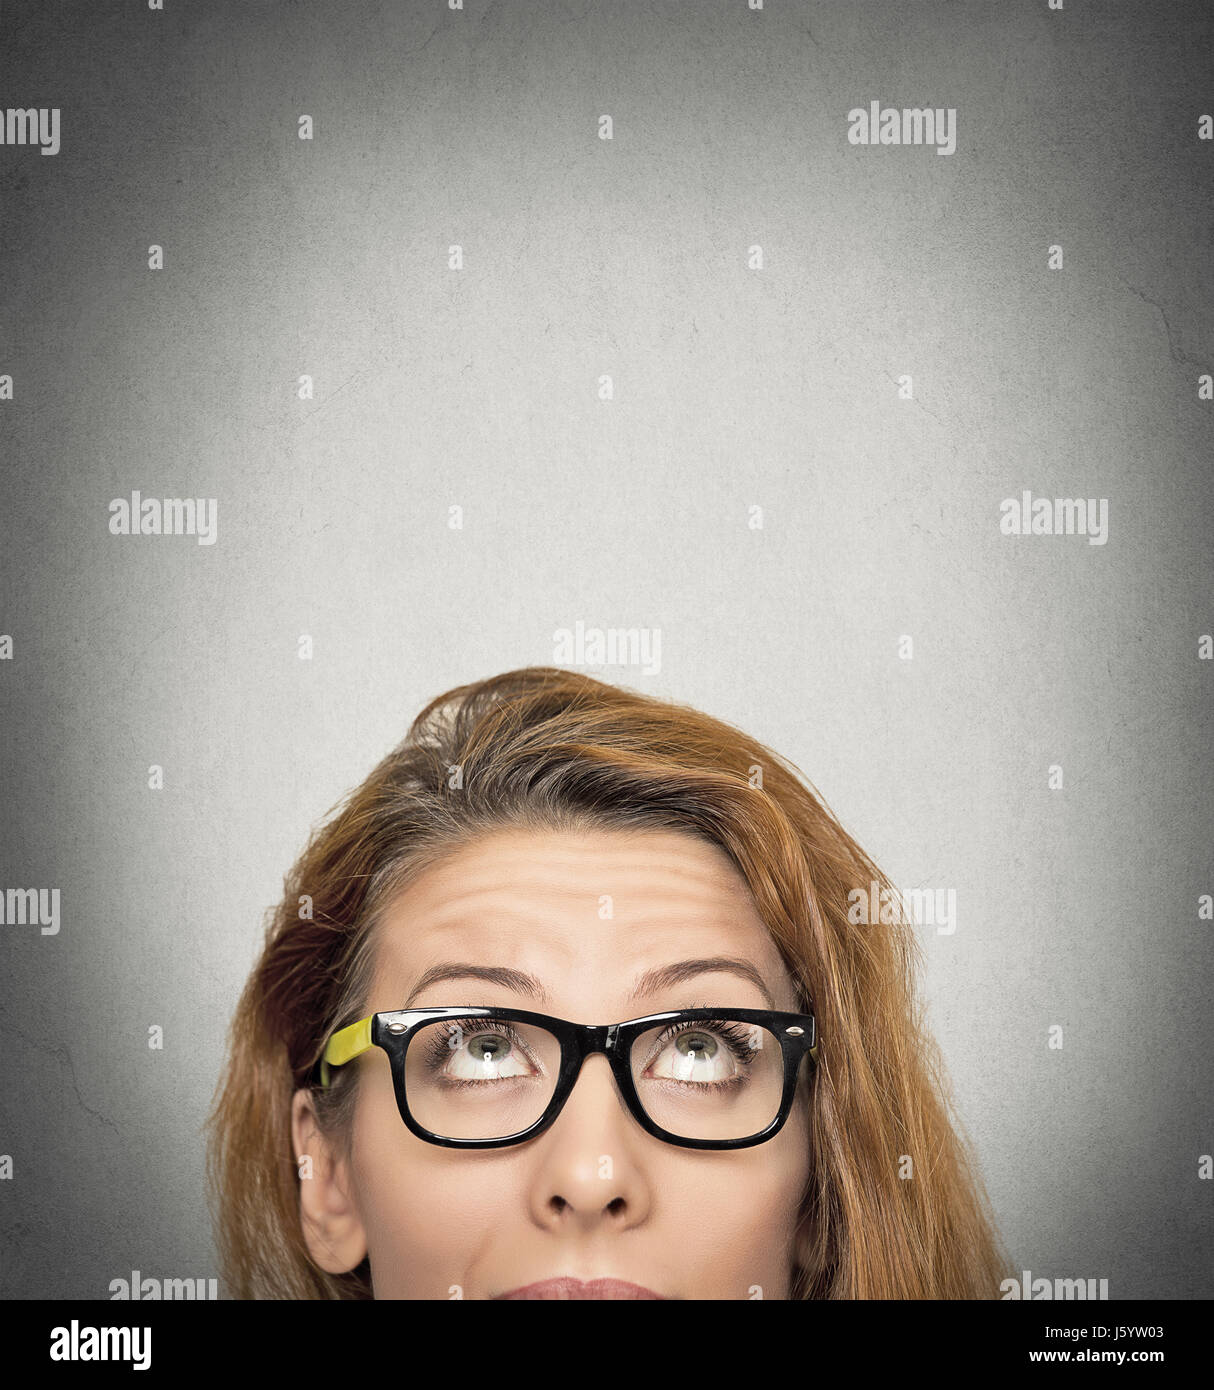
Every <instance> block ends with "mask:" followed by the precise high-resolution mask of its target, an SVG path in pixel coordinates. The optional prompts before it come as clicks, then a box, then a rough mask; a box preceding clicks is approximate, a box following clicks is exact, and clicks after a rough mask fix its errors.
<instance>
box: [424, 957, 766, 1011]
mask: <svg viewBox="0 0 1214 1390" xmlns="http://www.w3.org/2000/svg"><path fill="white" fill-rule="evenodd" d="M714 972H717V973H721V974H729V975H736V976H738V978H739V979H742V980H746V981H748V982H749V983H750V984H752V985H754V987H755V988H756V989H757V990H758V991H759V993H760V994H762V996H763V998H764V999H765V1000H766V1001H767V1007H768V1008H769V1009H774V1008H775V1007H776V1003H775V1000H774V999H773V998H772V995H771V990H770V989H768V987H767V982H766V981H765V980H764V979H763V976H762V975H760V974H759V972H758V970H756V969H755V967H754V966H753V965H752V964H751V963H750V961H748V960H743V959H741V958H740V957H736V956H703V957H700V958H698V959H694V960H680V961H675V962H674V963H673V964H671V965H662V966H658V967H657V968H656V969H654V970H647V971H645V973H644V974H642V975H639V976H638V977H637V979H636V981H635V982H634V984H633V989H632V997H633V999H645V998H647V997H648V996H649V995H651V994H657V993H658V991H659V990H663V989H672V988H673V987H674V986H675V985H681V984H684V983H685V982H686V981H688V980H693V979H695V978H696V977H697V976H700V975H707V974H710V973H714ZM463 979H468V980H482V981H484V982H485V983H486V984H490V985H500V986H501V988H503V989H509V990H513V991H514V993H516V994H526V995H529V996H530V997H531V998H532V999H534V1000H536V1001H537V1002H538V1003H540V1004H543V1005H545V1006H548V1004H549V1003H550V998H549V994H548V991H547V990H546V989H545V988H544V986H543V984H542V982H541V981H539V980H537V979H536V978H535V976H534V975H528V974H526V973H525V972H524V971H521V970H510V969H508V968H506V967H505V966H500V965H473V964H472V963H470V962H467V961H452V962H450V963H449V964H444V965H432V966H431V967H430V968H429V969H428V970H426V971H424V972H423V973H422V976H421V978H420V979H419V980H418V982H417V983H416V984H415V985H414V986H413V989H412V990H411V992H410V994H409V1003H407V1004H406V1005H405V1008H410V1007H411V1006H412V1001H413V1000H414V999H416V997H417V996H418V995H419V994H420V993H421V992H422V991H423V990H425V989H429V988H430V986H431V985H436V984H439V983H440V982H442V981H443V980H463Z"/></svg>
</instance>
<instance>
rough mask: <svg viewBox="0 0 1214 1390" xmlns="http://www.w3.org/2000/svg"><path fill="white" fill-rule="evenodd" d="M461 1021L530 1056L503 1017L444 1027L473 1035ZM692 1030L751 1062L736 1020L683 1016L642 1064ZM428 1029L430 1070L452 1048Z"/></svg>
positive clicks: (456, 1081) (454, 1080) (460, 1081)
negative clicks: (718, 1042)
mask: <svg viewBox="0 0 1214 1390" xmlns="http://www.w3.org/2000/svg"><path fill="white" fill-rule="evenodd" d="M463 1024H473V1025H480V1028H479V1030H478V1031H481V1032H493V1033H497V1034H499V1035H500V1036H501V1037H503V1038H506V1039H507V1040H508V1041H509V1043H510V1045H511V1046H512V1047H517V1048H519V1050H520V1051H521V1052H523V1053H524V1055H527V1056H528V1058H529V1060H530V1054H528V1053H527V1049H526V1047H525V1046H524V1044H523V1040H522V1038H520V1037H519V1035H518V1033H517V1032H515V1030H514V1029H513V1027H511V1025H510V1023H509V1022H508V1021H507V1020H506V1019H497V1018H466V1019H448V1020H447V1027H448V1028H450V1027H456V1028H461V1031H467V1032H469V1034H470V1036H472V1037H475V1036H476V1032H474V1031H472V1030H471V1029H467V1030H463V1029H462V1027H461V1026H462V1025H463ZM696 1031H703V1032H710V1033H713V1034H715V1036H716V1037H718V1038H720V1039H721V1040H722V1042H724V1043H725V1045H726V1047H728V1048H729V1050H730V1052H732V1053H733V1056H734V1060H735V1061H736V1062H737V1063H738V1064H739V1065H740V1066H742V1067H749V1066H751V1065H752V1064H753V1062H754V1050H753V1049H752V1048H751V1047H750V1046H749V1045H748V1044H747V1041H746V1039H747V1037H748V1034H747V1033H746V1032H745V1031H744V1029H743V1028H742V1026H741V1025H740V1024H737V1023H732V1024H731V1023H728V1022H727V1021H726V1020H725V1019H716V1018H704V1019H683V1020H681V1021H680V1022H678V1023H672V1024H670V1025H669V1026H668V1027H667V1028H665V1029H664V1030H663V1031H662V1032H661V1033H660V1034H659V1035H658V1037H657V1038H655V1039H654V1042H653V1047H652V1049H651V1051H650V1054H649V1058H648V1059H647V1061H646V1062H645V1066H648V1065H649V1064H650V1062H652V1061H653V1060H654V1058H655V1057H660V1056H661V1054H662V1052H663V1050H664V1049H665V1048H666V1047H667V1045H668V1044H669V1043H671V1042H673V1041H674V1039H675V1038H677V1037H678V1036H679V1035H680V1034H681V1033H688V1032H696ZM432 1032H433V1037H432V1039H431V1040H430V1042H429V1043H427V1044H426V1045H425V1050H424V1055H425V1062H426V1066H427V1067H428V1068H429V1070H431V1071H438V1070H439V1069H440V1068H441V1066H442V1064H443V1060H444V1058H446V1057H450V1056H451V1055H452V1052H453V1049H452V1048H451V1047H449V1046H448V1044H447V1039H448V1037H449V1036H450V1034H448V1033H444V1032H443V1030H442V1029H440V1028H435V1029H433V1030H432ZM744 1079H745V1078H744V1077H740V1076H735V1077H732V1078H731V1079H730V1080H728V1081H715V1082H703V1081H674V1082H672V1081H671V1079H670V1078H669V1077H664V1078H663V1080H664V1081H666V1082H667V1084H674V1085H680V1086H694V1087H697V1088H703V1087H705V1086H720V1087H724V1086H734V1085H737V1084H738V1083H739V1082H741V1081H743V1080H744ZM446 1084H447V1085H449V1086H455V1087H459V1086H482V1085H484V1082H481V1081H469V1080H466V1079H464V1078H461V1077H448V1078H447V1082H446Z"/></svg>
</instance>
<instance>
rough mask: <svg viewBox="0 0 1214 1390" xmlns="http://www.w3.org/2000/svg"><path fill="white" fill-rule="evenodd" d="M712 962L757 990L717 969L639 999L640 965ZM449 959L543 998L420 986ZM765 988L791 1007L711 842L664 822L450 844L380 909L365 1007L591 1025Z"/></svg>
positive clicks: (740, 893) (741, 889)
mask: <svg viewBox="0 0 1214 1390" xmlns="http://www.w3.org/2000/svg"><path fill="white" fill-rule="evenodd" d="M715 957H725V958H731V959H734V960H739V961H741V962H742V964H743V966H745V965H747V964H748V965H749V966H750V967H751V968H752V969H753V971H755V972H757V974H758V975H759V976H760V977H761V981H762V984H760V983H756V982H755V981H753V980H748V979H745V978H743V977H742V976H740V975H739V974H736V973H730V972H727V971H726V970H725V969H723V968H718V969H714V970H712V971H706V972H701V973H697V974H696V975H695V976H694V977H693V978H687V979H684V980H682V981H679V982H677V983H669V984H666V985H664V986H662V987H661V988H660V989H659V990H657V991H656V992H654V993H651V994H648V995H646V996H645V997H643V998H639V999H638V997H637V996H636V993H635V987H636V985H637V982H638V981H639V980H640V978H641V977H642V976H643V975H645V974H646V973H647V972H651V971H657V970H661V969H663V968H665V967H668V966H670V965H672V964H675V963H678V962H682V961H686V960H691V959H694V960H701V959H709V958H715ZM454 963H459V964H476V965H480V966H487V967H495V968H504V969H507V970H513V971H518V972H523V973H525V974H528V975H532V976H534V977H536V979H537V980H538V981H539V982H540V983H541V984H542V986H543V987H544V988H545V990H546V991H547V995H548V997H547V999H546V1000H544V1001H542V1002H541V1001H539V1000H536V999H534V998H532V997H530V996H528V995H525V994H524V993H522V992H521V991H519V990H517V989H514V988H510V987H507V986H506V985H505V984H502V983H489V982H487V981H484V980H473V979H470V978H463V977H461V978H459V979H453V980H449V981H446V980H444V981H436V982H434V983H432V984H430V985H429V986H427V987H426V988H425V989H423V990H422V991H421V992H420V993H419V992H417V990H416V985H417V983H418V981H419V980H420V979H421V977H422V976H423V974H427V973H431V972H433V971H434V970H435V969H436V968H439V967H443V966H446V965H448V964H454ZM763 984H765V986H766V991H767V993H768V994H769V995H770V997H771V1000H772V1001H773V1005H774V1007H775V1008H778V1009H795V1008H796V1007H797V1001H796V994H795V990H794V989H793V986H792V982H791V980H790V978H789V976H788V973H787V971H786V970H785V968H784V965H783V962H782V961H781V959H780V956H779V953H778V951H777V950H776V948H775V945H774V944H773V942H772V939H771V936H770V934H769V933H768V931H767V928H766V927H765V926H764V924H763V921H762V919H761V917H760V916H759V914H758V911H757V910H756V907H755V904H754V901H753V899H752V897H751V894H750V890H749V888H748V886H747V884H746V881H745V879H744V878H743V877H742V875H741V873H740V872H739V871H738V869H737V868H736V866H735V865H734V864H733V863H732V861H731V860H730V859H729V857H728V856H727V855H726V854H725V852H724V851H723V850H721V849H720V848H719V847H718V846H716V845H713V844H709V843H708V842H707V841H705V840H702V839H700V838H699V837H698V836H695V835H692V834H689V833H684V832H679V831H667V830H636V831H634V830H615V829H611V830H608V829H602V830H598V829H596V830H591V831H584V832H572V831H529V830H518V829H511V830H502V831H495V832H493V833H491V834H488V835H485V836H483V837H481V838H480V839H477V840H475V841H473V842H472V843H471V844H468V845H465V846H463V847H461V848H460V849H458V850H456V851H454V852H453V853H452V854H451V855H449V856H448V857H446V858H445V859H443V860H441V861H440V862H439V863H437V864H435V865H433V866H431V867H430V868H429V869H427V870H425V871H424V872H423V873H422V874H420V875H419V876H418V877H417V878H416V879H415V880H414V881H413V882H412V883H410V884H409V885H408V886H407V887H406V888H405V889H403V890H402V891H401V892H400V893H399V894H398V895H397V897H396V898H395V899H394V900H393V901H392V902H391V903H390V904H389V905H388V907H387V909H386V911H385V912H384V914H383V915H382V918H381V920H380V924H379V927H378V929H377V938H376V949H375V976H374V982H373V986H372V996H373V997H372V1000H371V1004H370V1007H371V1009H372V1010H383V1009H397V1008H401V1007H402V1006H403V1005H404V1004H406V1003H410V1004H416V1005H424V1004H473V1003H485V1004H503V1005H510V1004H517V1005H519V1006H520V1007H530V1008H534V1009H539V1010H541V1011H543V1012H551V1013H555V1014H558V1015H561V1016H564V1017H569V1018H573V1019H583V1020H586V1019H589V1020H590V1021H594V1020H598V1021H602V1020H603V1019H607V1018H609V1017H610V1018H620V1019H622V1018H625V1017H628V1016H630V1014H629V1011H630V1010H632V1011H633V1012H634V1013H636V1014H641V1013H646V1012H656V1011H658V1010H660V1009H666V1008H689V1007H693V1006H694V1005H695V1004H697V1003H703V1004H705V1005H708V1006H715V1005H716V1004H732V1005H734V1006H735V1007H750V1008H764V1007H768V1006H769V1001H768V999H767V998H765V997H764V991H763V987H762V985H763ZM634 1004H639V1005H640V1007H637V1008H635V1009H633V1005H634Z"/></svg>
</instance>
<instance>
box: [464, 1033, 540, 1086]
mask: <svg viewBox="0 0 1214 1390" xmlns="http://www.w3.org/2000/svg"><path fill="white" fill-rule="evenodd" d="M448 1041H449V1043H455V1044H456V1046H455V1047H454V1048H453V1050H452V1052H451V1057H450V1060H449V1061H448V1062H447V1065H446V1067H445V1068H444V1070H445V1072H446V1073H447V1075H448V1076H452V1077H455V1078H457V1079H459V1080H461V1081H502V1080H505V1079H506V1078H507V1077H511V1076H530V1075H532V1073H533V1070H534V1069H533V1068H532V1066H531V1063H530V1059H529V1058H528V1057H527V1055H526V1053H525V1051H524V1049H523V1047H522V1045H521V1042H520V1040H519V1039H517V1038H512V1037H511V1036H510V1035H509V1034H508V1033H506V1032H503V1031H500V1030H494V1031H489V1030H482V1031H481V1032H479V1033H475V1034H473V1036H472V1037H470V1038H469V1039H468V1040H467V1041H466V1042H465V1043H463V1045H462V1046H461V1045H459V1038H458V1035H456V1036H453V1037H452V1038H450V1039H449V1040H448Z"/></svg>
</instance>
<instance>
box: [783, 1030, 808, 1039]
mask: <svg viewBox="0 0 1214 1390" xmlns="http://www.w3.org/2000/svg"><path fill="white" fill-rule="evenodd" d="M784 1031H785V1032H786V1033H791V1034H792V1036H793V1037H794V1038H799V1037H800V1036H801V1034H802V1033H804V1032H805V1029H804V1028H785V1030H784Z"/></svg>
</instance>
